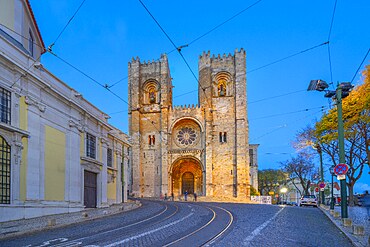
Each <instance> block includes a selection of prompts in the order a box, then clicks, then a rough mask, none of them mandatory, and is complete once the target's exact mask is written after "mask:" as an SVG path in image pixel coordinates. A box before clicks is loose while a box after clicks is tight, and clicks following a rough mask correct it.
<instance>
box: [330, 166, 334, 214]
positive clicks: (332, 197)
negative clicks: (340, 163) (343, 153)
mask: <svg viewBox="0 0 370 247" xmlns="http://www.w3.org/2000/svg"><path fill="white" fill-rule="evenodd" d="M334 167H335V166H331V167H330V174H331V198H330V209H331V210H333V209H334Z"/></svg>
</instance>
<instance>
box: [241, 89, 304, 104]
mask: <svg viewBox="0 0 370 247" xmlns="http://www.w3.org/2000/svg"><path fill="white" fill-rule="evenodd" d="M306 91H307V90H306V89H303V90H298V91H294V92H289V93H284V94H280V95H276V96H271V97H267V98H263V99H259V100H255V101H251V102H248V105H250V104H254V103H258V102H261V101H266V100H271V99H276V98H280V97H284V96H288V95H292V94H296V93H301V92H306Z"/></svg>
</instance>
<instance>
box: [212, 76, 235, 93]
mask: <svg viewBox="0 0 370 247" xmlns="http://www.w3.org/2000/svg"><path fill="white" fill-rule="evenodd" d="M213 90H214V95H215V96H217V97H224V96H230V95H232V93H231V92H232V77H231V74H230V73H229V72H226V71H221V72H218V73H217V74H216V75H215V76H214V80H213Z"/></svg>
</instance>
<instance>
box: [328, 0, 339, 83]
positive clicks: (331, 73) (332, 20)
mask: <svg viewBox="0 0 370 247" xmlns="http://www.w3.org/2000/svg"><path fill="white" fill-rule="evenodd" d="M337 1H338V0H335V3H334V9H333V15H332V17H331V22H330V28H329V34H328V59H329V71H330V84H331V85H332V86H333V69H332V63H331V52H330V43H329V42H330V38H331V31H332V29H333V23H334V16H335V10H336V9H337Z"/></svg>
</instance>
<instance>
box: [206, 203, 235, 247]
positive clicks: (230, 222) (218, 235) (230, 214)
mask: <svg viewBox="0 0 370 247" xmlns="http://www.w3.org/2000/svg"><path fill="white" fill-rule="evenodd" d="M214 207H216V208H219V209H222V210H223V211H225V212H226V213H228V214H229V216H230V221H229V224H228V225H227V226H226V227H225V228H224V229H223V230H222V231H221V232H220V233H219V234H217V235H216V236H214V237H213V239H211V241H210V242H208V243H207V244H206V245H204V246H205V247H207V246H211V245H212V244H214V243H215V242H216V240H217V239H218V238H219V237H220V236H221V235H222V234H224V233H225V232H226V231H227V229H229V227H230V226H231V224H232V223H233V221H234V216H233V214H232V213H231V212H230V211H229V210H226V209H224V208H221V207H217V206H214Z"/></svg>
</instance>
